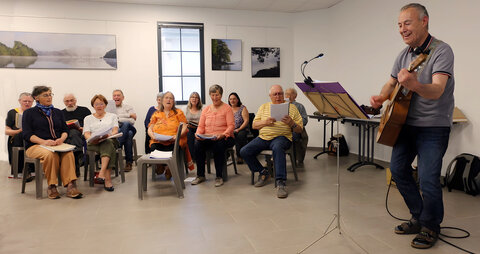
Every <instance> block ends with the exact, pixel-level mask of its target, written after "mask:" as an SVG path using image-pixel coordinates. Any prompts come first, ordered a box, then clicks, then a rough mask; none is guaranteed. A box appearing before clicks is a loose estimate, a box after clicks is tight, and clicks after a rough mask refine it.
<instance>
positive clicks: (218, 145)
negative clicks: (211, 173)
mask: <svg viewBox="0 0 480 254" xmlns="http://www.w3.org/2000/svg"><path fill="white" fill-rule="evenodd" d="M208 92H209V94H210V99H211V100H212V104H211V105H208V106H206V107H205V109H204V110H203V111H202V114H201V116H200V121H199V123H198V128H197V132H196V138H197V140H196V141H195V158H196V160H197V161H196V163H197V177H196V178H195V179H194V180H193V181H192V185H197V184H199V183H201V182H204V181H205V180H206V178H205V159H206V151H207V150H211V151H212V152H213V159H214V161H215V171H216V178H215V187H220V186H222V185H223V178H222V176H223V167H224V165H225V163H226V158H225V150H226V149H227V148H229V147H233V145H234V144H235V141H234V139H233V129H234V127H235V122H234V120H233V111H232V108H231V107H229V106H228V105H227V104H225V103H223V101H222V94H223V88H222V87H221V86H219V85H213V86H211V87H210V89H209V91H208ZM205 135H208V136H209V137H206V136H205ZM202 137H204V138H202Z"/></svg>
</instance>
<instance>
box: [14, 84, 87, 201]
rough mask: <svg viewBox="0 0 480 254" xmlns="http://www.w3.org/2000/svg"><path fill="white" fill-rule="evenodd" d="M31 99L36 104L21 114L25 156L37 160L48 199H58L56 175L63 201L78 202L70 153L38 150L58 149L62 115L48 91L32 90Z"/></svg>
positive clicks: (63, 134) (64, 130) (64, 126)
mask: <svg viewBox="0 0 480 254" xmlns="http://www.w3.org/2000/svg"><path fill="white" fill-rule="evenodd" d="M32 97H33V98H34V99H35V101H36V103H37V104H36V105H35V107H33V108H30V109H27V110H26V111H25V112H23V118H22V130H23V138H24V140H25V149H26V150H25V153H26V155H27V156H28V157H31V158H37V159H40V161H41V163H42V168H43V171H44V172H45V176H46V178H47V182H48V189H47V193H48V198H50V199H58V198H60V194H59V193H58V191H57V184H58V177H57V175H58V174H59V173H60V176H61V179H62V182H63V184H64V187H67V197H70V198H75V199H77V198H81V197H82V193H80V191H78V189H77V186H76V180H77V176H76V174H75V158H74V156H73V152H72V151H68V152H52V151H50V150H48V149H46V148H44V147H42V145H43V146H58V145H62V144H64V143H63V142H64V141H65V139H67V136H68V128H67V124H66V123H65V118H64V117H63V113H62V111H61V110H60V109H57V108H54V107H53V105H52V98H53V93H52V89H51V88H50V87H46V86H35V87H34V88H33V91H32ZM37 177H41V176H37Z"/></svg>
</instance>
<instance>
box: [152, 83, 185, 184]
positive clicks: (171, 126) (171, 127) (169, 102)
mask: <svg viewBox="0 0 480 254" xmlns="http://www.w3.org/2000/svg"><path fill="white" fill-rule="evenodd" d="M186 122H187V118H186V117H185V114H184V113H183V111H182V110H180V109H177V108H176V107H175V97H174V96H173V93H171V92H166V93H164V95H163V98H162V104H161V105H160V109H159V110H158V111H156V112H155V113H153V115H152V118H151V119H150V124H149V125H148V135H149V136H150V138H151V140H150V150H151V151H154V150H160V151H172V150H173V147H174V145H175V138H176V135H177V129H178V126H179V125H180V123H184V125H183V127H182V133H181V135H180V140H179V145H180V147H181V148H182V149H184V150H185V155H186V156H185V157H186V160H187V162H188V168H189V169H190V170H193V161H192V157H191V155H190V152H189V151H188V147H187V132H188V129H187V124H186ZM154 133H158V134H161V135H165V136H172V138H171V139H169V140H166V141H159V140H157V139H155V134H154ZM164 171H165V178H166V179H167V180H169V179H170V178H171V177H172V173H171V172H170V169H169V168H168V167H166V166H164V165H160V166H158V167H157V169H156V172H157V174H163V172H164Z"/></svg>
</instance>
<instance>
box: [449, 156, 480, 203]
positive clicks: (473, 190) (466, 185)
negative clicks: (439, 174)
mask: <svg viewBox="0 0 480 254" xmlns="http://www.w3.org/2000/svg"><path fill="white" fill-rule="evenodd" d="M479 173H480V159H479V158H478V156H475V155H472V154H468V153H462V154H460V155H458V156H457V157H455V158H454V159H453V160H452V161H451V162H450V164H449V165H448V168H447V172H446V174H445V186H447V189H448V191H449V192H450V191H452V189H456V190H461V191H465V193H467V194H470V195H472V196H476V195H477V194H479V193H480V175H479Z"/></svg>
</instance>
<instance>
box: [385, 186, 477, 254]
mask: <svg viewBox="0 0 480 254" xmlns="http://www.w3.org/2000/svg"><path fill="white" fill-rule="evenodd" d="M391 186H392V178H390V182H389V183H388V189H387V195H386V197H385V208H386V209H387V213H388V214H389V215H390V216H392V217H393V218H395V219H397V220H400V221H408V220H407V219H402V218H399V217H397V216H395V215H393V214H392V213H391V212H390V210H389V209H388V194H389V193H390V187H391ZM442 229H452V230H458V231H461V232H463V233H465V235H462V236H450V235H446V234H442V233H441V232H440V234H439V235H441V236H444V237H446V238H454V239H463V238H467V237H469V236H470V233H469V232H468V231H467V230H465V229H462V228H456V227H440V230H442ZM438 239H439V240H441V241H442V242H444V243H446V244H448V245H450V246H452V247H455V248H457V249H459V250H461V251H464V252H466V253H469V254H474V252H471V251H469V250H466V249H464V248H462V247H460V246H457V245H455V244H453V243H451V242H448V241H447V240H445V239H443V238H441V237H440V236H439V237H438Z"/></svg>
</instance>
